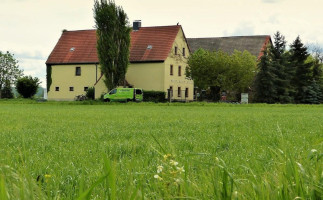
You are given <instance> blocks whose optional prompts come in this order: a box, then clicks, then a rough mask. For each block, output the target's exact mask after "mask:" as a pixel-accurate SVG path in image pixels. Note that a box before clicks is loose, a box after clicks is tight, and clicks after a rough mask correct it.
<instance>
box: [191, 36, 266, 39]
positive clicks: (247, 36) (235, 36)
mask: <svg viewBox="0 0 323 200" xmlns="http://www.w3.org/2000/svg"><path fill="white" fill-rule="evenodd" d="M259 36H262V37H268V36H270V35H239V36H223V37H195V38H187V39H214V38H234V37H236V38H237V37H259Z"/></svg>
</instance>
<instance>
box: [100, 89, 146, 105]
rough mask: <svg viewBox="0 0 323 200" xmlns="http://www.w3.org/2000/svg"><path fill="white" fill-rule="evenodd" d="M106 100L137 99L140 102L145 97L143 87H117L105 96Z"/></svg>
mask: <svg viewBox="0 0 323 200" xmlns="http://www.w3.org/2000/svg"><path fill="white" fill-rule="evenodd" d="M103 99H104V101H106V102H109V101H127V102H128V101H136V102H140V101H142V99H143V92H142V89H141V88H115V89H113V90H111V91H110V92H109V93H107V94H105V95H104V97H103Z"/></svg>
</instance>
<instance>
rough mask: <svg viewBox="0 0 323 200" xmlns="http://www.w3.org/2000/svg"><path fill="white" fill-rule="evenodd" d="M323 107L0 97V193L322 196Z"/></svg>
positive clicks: (148, 196)
mask: <svg viewBox="0 0 323 200" xmlns="http://www.w3.org/2000/svg"><path fill="white" fill-rule="evenodd" d="M94 104H95V103H94ZM322 111H323V106H299V105H227V104H206V103H193V104H150V103H147V104H136V103H133V104H103V105H100V104H99V103H98V104H96V105H89V106H84V105H79V104H78V103H73V102H62V103H61V102H60V103H57V102H42V103H36V102H24V101H21V102H11V101H0V128H1V134H0V155H1V156H0V199H322V195H323V174H322V167H323V161H322V155H323V154H322V150H323V148H322V146H323V124H322V119H323V112H322ZM165 155H166V157H165ZM176 163H177V164H176ZM175 164H176V165H175ZM160 166H162V168H161V167H160ZM160 169H162V171H160ZM157 170H158V172H159V173H158V172H157ZM156 175H158V176H156Z"/></svg>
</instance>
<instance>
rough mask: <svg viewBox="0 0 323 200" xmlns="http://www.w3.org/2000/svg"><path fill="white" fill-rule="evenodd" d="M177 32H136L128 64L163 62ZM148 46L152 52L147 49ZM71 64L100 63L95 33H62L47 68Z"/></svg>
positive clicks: (158, 29) (153, 29)
mask: <svg viewBox="0 0 323 200" xmlns="http://www.w3.org/2000/svg"><path fill="white" fill-rule="evenodd" d="M180 28H181V26H159V27H141V28H140V29H139V31H132V32H131V35H130V37H131V46H130V62H149V61H152V62H153V61H164V60H165V59H166V58H167V57H168V54H169V52H170V50H171V47H172V45H173V43H174V40H175V38H176V35H177V33H178V31H179V30H180ZM148 45H150V46H151V49H149V48H147V47H148ZM72 48H74V50H72ZM71 63H73V64H76V63H99V59H98V55H97V51H96V30H81V31H64V32H63V33H62V36H61V38H60V39H59V41H58V42H57V44H56V46H55V48H54V49H53V51H52V53H51V54H50V55H49V57H48V59H47V61H46V64H71Z"/></svg>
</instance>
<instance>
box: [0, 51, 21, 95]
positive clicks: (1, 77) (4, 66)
mask: <svg viewBox="0 0 323 200" xmlns="http://www.w3.org/2000/svg"><path fill="white" fill-rule="evenodd" d="M22 72H23V71H22V70H20V69H19V66H18V61H17V60H16V59H15V58H14V57H13V54H11V53H9V52H8V51H7V52H6V53H5V54H4V53H2V52H1V51H0V98H1V94H2V89H3V88H4V86H5V85H7V87H10V86H11V85H12V84H14V83H15V82H16V80H17V79H18V78H19V77H21V76H22V74H23V73H22Z"/></svg>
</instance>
